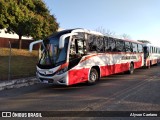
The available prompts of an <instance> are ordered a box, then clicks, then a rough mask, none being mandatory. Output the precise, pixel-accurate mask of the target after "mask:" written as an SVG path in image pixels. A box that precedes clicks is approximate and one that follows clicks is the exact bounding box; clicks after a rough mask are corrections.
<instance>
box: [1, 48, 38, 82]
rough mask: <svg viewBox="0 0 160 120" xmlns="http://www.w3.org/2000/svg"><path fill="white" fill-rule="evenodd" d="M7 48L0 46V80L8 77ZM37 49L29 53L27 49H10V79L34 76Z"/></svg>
mask: <svg viewBox="0 0 160 120" xmlns="http://www.w3.org/2000/svg"><path fill="white" fill-rule="evenodd" d="M9 53H10V50H9V49H8V48H0V80H7V79H8V71H9V70H8V69H9ZM37 61H38V51H33V52H32V53H30V52H29V51H28V50H19V49H12V51H11V66H10V67H11V79H16V78H24V77H30V76H35V73H36V64H37Z"/></svg>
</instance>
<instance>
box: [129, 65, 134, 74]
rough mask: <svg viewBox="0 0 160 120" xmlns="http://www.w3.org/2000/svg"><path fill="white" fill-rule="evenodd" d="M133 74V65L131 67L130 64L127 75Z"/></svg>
mask: <svg viewBox="0 0 160 120" xmlns="http://www.w3.org/2000/svg"><path fill="white" fill-rule="evenodd" d="M133 72H134V65H133V63H130V66H129V71H128V73H129V74H133Z"/></svg>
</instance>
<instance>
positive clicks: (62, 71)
mask: <svg viewBox="0 0 160 120" xmlns="http://www.w3.org/2000/svg"><path fill="white" fill-rule="evenodd" d="M67 70H68V68H67V67H65V68H63V69H61V70H60V71H58V72H57V75H60V74H63V73H65V72H66V71H67Z"/></svg>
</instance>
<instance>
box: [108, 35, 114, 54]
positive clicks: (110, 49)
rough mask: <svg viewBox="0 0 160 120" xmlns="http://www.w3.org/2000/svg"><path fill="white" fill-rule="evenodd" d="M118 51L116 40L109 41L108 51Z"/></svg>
mask: <svg viewBox="0 0 160 120" xmlns="http://www.w3.org/2000/svg"><path fill="white" fill-rule="evenodd" d="M115 49H116V43H115V40H114V39H113V38H110V37H109V39H108V51H115Z"/></svg>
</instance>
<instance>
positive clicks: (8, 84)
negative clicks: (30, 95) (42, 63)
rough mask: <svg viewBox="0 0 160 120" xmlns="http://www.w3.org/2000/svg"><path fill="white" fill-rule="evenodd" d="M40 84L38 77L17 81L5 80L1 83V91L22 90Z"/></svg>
mask: <svg viewBox="0 0 160 120" xmlns="http://www.w3.org/2000/svg"><path fill="white" fill-rule="evenodd" d="M36 83H38V80H37V78H36V77H28V78H22V79H15V80H5V81H2V82H0V91H1V90H5V89H12V88H20V87H24V86H29V85H33V84H36Z"/></svg>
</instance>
